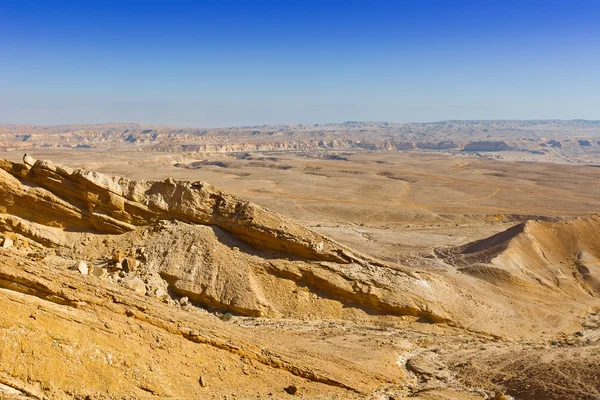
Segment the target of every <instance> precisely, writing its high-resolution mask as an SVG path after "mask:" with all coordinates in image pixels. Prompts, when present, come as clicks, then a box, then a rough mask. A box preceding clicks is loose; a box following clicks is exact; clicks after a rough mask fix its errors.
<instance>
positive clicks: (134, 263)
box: [122, 257, 139, 272]
mask: <svg viewBox="0 0 600 400" xmlns="http://www.w3.org/2000/svg"><path fill="white" fill-rule="evenodd" d="M138 264H139V261H138V260H136V259H135V257H127V258H126V259H124V260H123V262H122V265H123V271H125V272H135V271H136V270H137V267H138Z"/></svg>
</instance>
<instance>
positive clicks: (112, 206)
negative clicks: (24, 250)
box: [0, 157, 364, 263]
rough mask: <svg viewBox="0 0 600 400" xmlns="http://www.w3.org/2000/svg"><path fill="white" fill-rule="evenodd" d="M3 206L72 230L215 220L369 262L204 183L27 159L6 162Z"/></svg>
mask: <svg viewBox="0 0 600 400" xmlns="http://www.w3.org/2000/svg"><path fill="white" fill-rule="evenodd" d="M0 168H1V169H2V170H3V172H0V173H2V180H1V181H0V185H2V190H3V193H4V196H3V197H2V199H0V207H2V209H3V212H4V213H8V214H13V215H16V216H20V217H22V218H25V219H30V220H32V221H34V222H39V223H41V224H45V225H48V226H57V227H61V228H63V229H65V230H82V231H83V230H90V229H91V230H95V231H97V232H98V233H124V232H128V231H132V230H134V229H135V227H139V226H145V225H149V224H153V223H156V222H157V221H159V220H177V221H182V222H187V223H193V224H202V225H214V226H217V227H219V228H222V229H224V230H225V231H227V232H229V233H231V234H233V235H234V236H236V237H238V238H239V239H241V240H242V241H244V242H247V243H250V244H253V245H256V246H258V247H260V248H268V249H274V250H278V251H281V252H284V253H287V254H289V255H290V256H295V257H299V258H304V259H311V260H320V261H334V262H342V263H344V262H351V261H357V262H358V261H361V260H363V261H364V258H361V257H359V256H355V255H353V254H352V252H351V251H350V250H349V249H346V248H344V247H343V246H341V245H339V244H337V243H335V242H333V241H332V240H330V239H328V238H325V237H323V236H322V235H319V234H318V233H316V232H314V231H312V230H309V229H307V228H305V227H303V226H301V225H299V224H297V223H295V222H293V221H292V220H290V219H288V218H285V217H283V216H281V215H279V214H276V213H274V212H271V211H268V210H265V209H263V208H261V207H259V206H257V205H255V204H252V203H250V202H248V201H244V200H242V199H239V198H237V197H235V196H232V195H230V194H227V193H224V192H222V191H220V190H217V189H215V188H214V187H213V186H211V185H209V184H207V183H204V182H183V181H175V180H172V179H167V180H165V181H159V182H156V181H131V180H128V179H125V178H115V177H110V176H106V175H103V174H99V173H96V172H92V171H85V170H72V169H70V168H67V167H64V166H60V165H55V164H53V163H52V162H49V161H35V160H33V159H32V158H30V157H25V159H24V162H23V164H18V163H11V162H8V161H2V162H0Z"/></svg>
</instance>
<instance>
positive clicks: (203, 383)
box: [198, 376, 208, 387]
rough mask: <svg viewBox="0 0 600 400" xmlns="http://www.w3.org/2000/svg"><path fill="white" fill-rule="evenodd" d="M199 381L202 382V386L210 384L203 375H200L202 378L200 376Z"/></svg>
mask: <svg viewBox="0 0 600 400" xmlns="http://www.w3.org/2000/svg"><path fill="white" fill-rule="evenodd" d="M198 383H199V384H200V386H202V387H206V386H208V385H207V383H206V379H205V378H204V377H203V376H200V378H198Z"/></svg>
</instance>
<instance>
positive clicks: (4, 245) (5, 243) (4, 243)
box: [2, 238, 14, 249]
mask: <svg viewBox="0 0 600 400" xmlns="http://www.w3.org/2000/svg"><path fill="white" fill-rule="evenodd" d="M13 244H14V242H13V240H12V239H11V238H4V240H3V241H2V248H3V249H8V248H9V247H12V245H13Z"/></svg>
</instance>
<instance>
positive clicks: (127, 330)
mask: <svg viewBox="0 0 600 400" xmlns="http://www.w3.org/2000/svg"><path fill="white" fill-rule="evenodd" d="M0 159H1V160H2V161H0V189H1V190H2V192H1V195H0V196H1V197H0V235H1V237H2V239H0V304H1V307H2V310H3V312H2V313H1V314H0V396H4V397H6V398H14V399H31V398H33V399H55V398H56V399H72V398H74V399H158V398H161V399H162V398H172V399H204V398H207V399H210V398H214V399H221V398H228V399H249V398H253V399H256V398H273V399H291V398H307V399H349V398H356V399H400V398H416V399H440V400H441V399H510V398H514V399H596V398H600V373H599V372H598V371H599V368H600V301H599V300H598V296H599V295H600V215H598V214H596V213H598V212H600V196H599V195H600V179H599V178H600V168H598V165H599V164H600V123H598V122H595V121H579V120H578V121H446V122H441V123H435V124H389V123H360V122H348V123H345V124H330V125H324V126H317V125H315V126H302V125H286V126H261V127H240V128H238V127H236V128H227V129H214V130H210V129H206V130H202V129H195V128H194V129H192V128H172V127H153V126H150V127H145V126H140V125H137V124H105V125H89V126H87V125H86V126H61V127H34V126H21V125H5V126H2V127H1V128H0Z"/></svg>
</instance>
